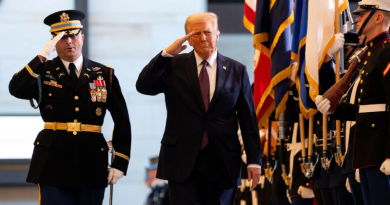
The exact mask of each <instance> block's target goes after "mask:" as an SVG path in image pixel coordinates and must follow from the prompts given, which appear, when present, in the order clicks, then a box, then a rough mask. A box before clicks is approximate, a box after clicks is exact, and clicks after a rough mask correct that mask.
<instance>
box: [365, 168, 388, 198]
mask: <svg viewBox="0 0 390 205" xmlns="http://www.w3.org/2000/svg"><path fill="white" fill-rule="evenodd" d="M379 167H380V166H375V167H367V168H362V169H359V173H360V184H361V187H362V193H363V198H364V203H365V204H366V205H382V204H383V205H384V204H390V185H389V183H390V178H389V176H386V175H385V174H384V173H382V172H381V171H380V170H379Z"/></svg>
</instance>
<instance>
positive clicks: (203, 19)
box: [184, 12, 220, 34]
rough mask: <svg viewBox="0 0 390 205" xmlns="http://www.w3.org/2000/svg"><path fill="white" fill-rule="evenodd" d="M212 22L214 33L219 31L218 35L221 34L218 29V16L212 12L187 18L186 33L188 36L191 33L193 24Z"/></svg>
mask: <svg viewBox="0 0 390 205" xmlns="http://www.w3.org/2000/svg"><path fill="white" fill-rule="evenodd" d="M207 21H211V23H212V26H213V29H214V31H217V34H219V33H220V32H219V29H218V16H217V15H216V14H215V13H212V12H205V13H195V14H191V15H189V16H188V17H187V20H186V23H185V25H184V29H185V31H186V34H188V33H189V32H190V30H189V29H190V26H191V24H193V23H197V22H207Z"/></svg>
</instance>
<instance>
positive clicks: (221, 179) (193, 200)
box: [168, 140, 237, 205]
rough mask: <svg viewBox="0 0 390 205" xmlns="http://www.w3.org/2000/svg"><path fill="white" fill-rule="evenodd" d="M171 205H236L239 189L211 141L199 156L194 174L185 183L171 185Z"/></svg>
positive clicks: (171, 182)
mask: <svg viewBox="0 0 390 205" xmlns="http://www.w3.org/2000/svg"><path fill="white" fill-rule="evenodd" d="M168 184H169V194H170V197H169V198H170V200H171V203H172V205H199V204H201V205H233V204H234V201H235V196H236V192H237V185H236V184H233V182H232V181H231V180H230V177H228V173H227V169H226V168H225V164H224V162H223V161H222V158H221V157H220V156H219V153H218V152H217V150H216V147H215V146H214V145H213V143H212V141H211V140H210V141H209V144H208V145H207V146H206V147H205V148H204V149H203V150H201V151H200V152H199V155H198V158H197V161H196V164H195V167H194V170H193V171H192V173H191V174H190V176H189V178H188V179H187V180H186V181H184V182H182V183H179V182H173V181H168Z"/></svg>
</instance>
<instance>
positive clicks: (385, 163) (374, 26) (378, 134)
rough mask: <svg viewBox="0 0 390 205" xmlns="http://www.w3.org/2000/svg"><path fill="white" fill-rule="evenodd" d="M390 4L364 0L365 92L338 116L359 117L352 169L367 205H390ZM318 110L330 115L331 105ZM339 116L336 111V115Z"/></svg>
mask: <svg viewBox="0 0 390 205" xmlns="http://www.w3.org/2000/svg"><path fill="white" fill-rule="evenodd" d="M389 11H390V2H389V1H388V0H363V1H360V2H359V8H358V9H357V10H356V11H354V12H353V13H354V14H358V15H359V16H358V17H357V19H356V21H357V29H358V30H357V31H358V33H359V34H363V35H365V36H366V37H367V41H368V42H367V46H368V49H369V50H368V55H367V58H366V59H361V60H362V62H363V64H364V66H363V68H362V70H361V72H360V78H361V79H360V81H359V82H357V83H359V84H360V86H361V89H360V90H357V92H360V96H359V98H358V101H357V102H358V103H357V104H348V103H340V104H339V106H338V107H337V108H336V110H337V111H338V112H342V113H344V115H348V116H356V130H355V143H354V146H353V149H354V150H353V151H354V152H353V155H354V156H353V161H352V168H353V169H359V170H360V171H359V172H360V181H361V187H362V194H363V198H364V201H365V204H390V195H389V194H388V193H390V185H389V180H390V178H389V176H388V175H390V136H389V134H390V133H389V110H388V107H389V103H390V74H388V72H389V70H390V57H389V56H390V45H389V44H390V43H389V41H390V35H389V32H388V30H389V26H390V12H389ZM316 104H317V107H318V109H319V110H320V111H321V112H322V113H328V110H329V108H330V102H329V100H327V99H324V98H323V97H322V96H320V97H318V98H317V99H316ZM335 112H336V111H335Z"/></svg>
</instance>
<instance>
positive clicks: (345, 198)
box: [320, 31, 365, 205]
mask: <svg viewBox="0 0 390 205" xmlns="http://www.w3.org/2000/svg"><path fill="white" fill-rule="evenodd" d="M344 37H345V44H344V69H348V67H349V65H350V63H349V62H348V60H349V59H350V58H351V57H352V56H354V55H356V53H357V52H358V51H360V50H361V49H362V48H363V46H362V43H363V41H364V38H365V37H364V36H361V37H360V39H361V42H362V43H360V42H359V36H358V34H357V33H356V32H355V31H348V32H347V33H346V34H344ZM351 72H353V71H351ZM358 76H359V72H358V71H357V72H355V73H354V74H353V77H352V80H351V82H354V81H355V80H358V79H357V77H358ZM341 77H342V76H341ZM320 79H321V78H320ZM324 80H326V79H324ZM358 81H359V80H358ZM354 85H356V86H352V83H350V84H349V87H348V88H347V91H348V92H347V93H346V95H344V96H345V98H343V99H342V101H343V102H348V103H351V104H353V103H354V102H355V99H356V100H357V99H358V98H359V97H356V95H354V96H352V95H351V93H356V90H357V89H358V87H357V86H358V85H359V83H356V84H354ZM330 117H331V119H332V121H333V125H335V120H341V129H342V132H341V153H342V155H343V156H344V157H345V158H344V161H342V162H341V164H338V163H337V162H336V160H335V158H334V157H333V160H332V161H331V165H330V172H331V174H330V183H329V188H331V189H332V190H333V196H334V204H335V205H364V200H363V196H362V192H361V187H360V183H358V182H357V181H356V179H355V171H353V170H352V154H353V153H352V150H353V149H352V147H353V142H354V141H353V136H354V135H355V134H354V128H355V127H351V125H353V124H355V123H354V122H351V121H347V120H346V119H345V117H344V116H343V114H342V113H340V115H337V113H333V115H330ZM354 120H355V119H352V121H354ZM331 133H333V134H331V136H332V152H333V154H334V155H336V154H337V147H336V144H337V141H336V128H335V127H334V128H333V130H332V131H331ZM348 148H350V149H348ZM346 186H347V187H346ZM346 188H347V189H346ZM351 193H352V194H351Z"/></svg>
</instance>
